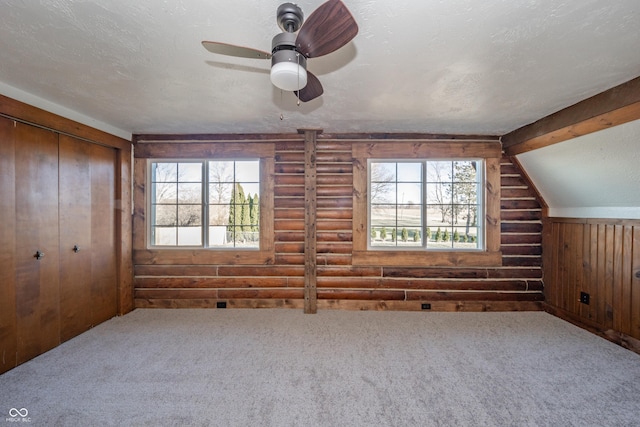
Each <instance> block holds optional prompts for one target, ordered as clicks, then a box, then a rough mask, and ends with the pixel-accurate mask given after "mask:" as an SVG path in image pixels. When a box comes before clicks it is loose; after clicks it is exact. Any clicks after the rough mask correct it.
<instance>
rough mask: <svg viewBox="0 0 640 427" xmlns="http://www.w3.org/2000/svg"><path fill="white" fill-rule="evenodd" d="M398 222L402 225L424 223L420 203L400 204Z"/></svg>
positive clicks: (417, 225)
mask: <svg viewBox="0 0 640 427" xmlns="http://www.w3.org/2000/svg"><path fill="white" fill-rule="evenodd" d="M396 222H397V224H398V226H402V227H420V226H421V224H422V209H421V208H420V205H398V216H397V219H396Z"/></svg>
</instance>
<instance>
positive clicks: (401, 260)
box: [352, 250, 502, 267]
mask: <svg viewBox="0 0 640 427" xmlns="http://www.w3.org/2000/svg"><path fill="white" fill-rule="evenodd" d="M352 262H353V265H360V266H383V267H394V266H401V267H427V266H434V267H498V266H501V265H502V252H471V251H465V252H462V251H459V252H458V251H384V250H382V251H381V250H370V251H353V256H352Z"/></svg>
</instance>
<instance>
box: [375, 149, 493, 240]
mask: <svg viewBox="0 0 640 427" xmlns="http://www.w3.org/2000/svg"><path fill="white" fill-rule="evenodd" d="M483 167H484V162H483V160H482V159H455V160H449V159H448V160H415V159H410V160H369V167H368V170H369V179H368V184H369V191H368V194H369V195H370V197H369V222H368V223H369V225H370V235H369V244H368V246H369V248H371V249H388V250H394V249H400V250H421V249H422V250H482V249H484V237H483V221H482V218H483V217H484V215H483V214H482V213H483V203H482V202H483V199H484V197H483V193H482V189H483V188H484V184H483V177H484V172H483Z"/></svg>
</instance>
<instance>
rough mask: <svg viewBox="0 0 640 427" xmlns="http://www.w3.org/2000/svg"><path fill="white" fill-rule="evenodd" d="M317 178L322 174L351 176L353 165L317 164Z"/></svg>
mask: <svg viewBox="0 0 640 427" xmlns="http://www.w3.org/2000/svg"><path fill="white" fill-rule="evenodd" d="M316 173H317V174H318V177H320V176H322V175H323V174H333V175H340V174H343V175H345V176H351V175H352V173H353V163H351V162H349V163H319V164H317V165H316Z"/></svg>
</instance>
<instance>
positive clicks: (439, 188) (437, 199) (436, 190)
mask: <svg viewBox="0 0 640 427" xmlns="http://www.w3.org/2000/svg"><path fill="white" fill-rule="evenodd" d="M452 193H453V188H452V186H451V184H450V183H428V184H427V204H430V205H431V204H444V203H451V196H452Z"/></svg>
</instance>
